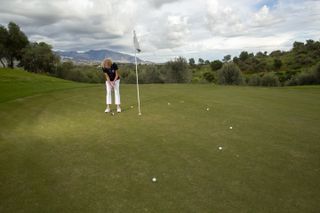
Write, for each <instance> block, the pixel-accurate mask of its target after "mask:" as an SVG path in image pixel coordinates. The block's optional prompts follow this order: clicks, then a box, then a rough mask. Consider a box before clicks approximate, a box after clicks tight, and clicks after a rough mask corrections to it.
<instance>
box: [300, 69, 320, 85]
mask: <svg viewBox="0 0 320 213" xmlns="http://www.w3.org/2000/svg"><path fill="white" fill-rule="evenodd" d="M297 81H298V85H313V84H317V78H316V75H315V73H314V72H303V73H300V74H299V75H298V76H297Z"/></svg>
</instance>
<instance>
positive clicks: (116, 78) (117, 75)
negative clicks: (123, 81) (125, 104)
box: [113, 70, 119, 82]
mask: <svg viewBox="0 0 320 213" xmlns="http://www.w3.org/2000/svg"><path fill="white" fill-rule="evenodd" d="M118 77H119V74H118V70H116V77H115V78H114V80H113V82H115V81H116V80H118Z"/></svg>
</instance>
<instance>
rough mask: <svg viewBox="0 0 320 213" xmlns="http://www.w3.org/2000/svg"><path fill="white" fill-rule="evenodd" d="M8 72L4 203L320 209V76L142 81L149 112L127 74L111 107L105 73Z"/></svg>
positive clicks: (2, 84) (111, 208)
mask: <svg viewBox="0 0 320 213" xmlns="http://www.w3.org/2000/svg"><path fill="white" fill-rule="evenodd" d="M1 72H2V73H1V75H2V76H1V75H0V79H1V80H2V81H0V89H1V90H0V91H1V92H0V94H1V97H6V98H2V99H1V100H2V103H0V118H1V120H0V153H1V154H0V172H1V175H0V212H317V211H318V210H319V209H320V202H319V197H320V181H319V180H320V169H319V168H320V144H319V141H320V131H319V127H320V112H319V106H320V87H291V88H255V87H218V86H212V85H174V84H172V85H142V86H141V100H142V116H138V113H137V109H136V94H135V91H136V90H135V86H134V85H121V95H122V96H121V97H122V103H123V106H122V108H123V113H121V114H116V115H115V116H111V115H110V114H105V113H104V107H105V106H104V102H105V100H104V95H105V94H104V86H103V85H88V84H77V83H72V82H65V81H60V80H59V79H53V78H50V77H45V76H44V77H42V76H41V77H38V76H36V77H35V76H34V75H33V76H32V77H30V76H29V75H28V74H26V76H27V77H28V78H29V77H30V79H29V81H24V80H23V79H25V78H27V77H23V76H22V77H21V75H20V74H19V72H18V71H15V72H16V73H17V74H19V77H17V78H18V79H16V78H14V80H10V79H9V78H8V75H7V72H8V71H3V70H2V71H1ZM4 72H6V73H5V74H4ZM12 75H13V76H15V73H13V74H12ZM37 78H44V79H38V80H34V79H37ZM4 79H6V80H4ZM8 79H9V80H8ZM49 79H53V80H52V82H51V83H50V80H49ZM48 81H49V83H48ZM43 84H47V85H46V86H44V85H43ZM48 85H49V86H48ZM62 85H63V86H62ZM66 85H67V86H66ZM3 88H6V89H5V90H4V89H3ZM30 88H31V89H30ZM19 90H20V91H21V93H20V92H17V91H19ZM4 91H5V92H4ZM10 91H13V92H10ZM168 103H170V104H168ZM131 106H133V108H131ZM207 108H209V110H207ZM231 126H232V129H230V127H231ZM220 146H221V147H222V150H219V147H220ZM153 177H156V179H157V182H155V183H154V182H152V178H153Z"/></svg>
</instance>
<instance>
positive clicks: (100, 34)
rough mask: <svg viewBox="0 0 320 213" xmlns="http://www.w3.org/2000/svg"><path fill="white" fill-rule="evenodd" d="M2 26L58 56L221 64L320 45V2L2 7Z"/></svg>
mask: <svg viewBox="0 0 320 213" xmlns="http://www.w3.org/2000/svg"><path fill="white" fill-rule="evenodd" d="M0 1H1V7H0V24H2V25H7V23H8V22H9V21H14V22H16V23H18V24H19V25H20V26H21V28H22V29H23V30H24V31H25V32H26V33H27V35H28V36H29V38H30V39H31V40H32V41H45V42H47V43H50V44H51V45H53V47H54V49H56V50H78V51H84V50H89V49H112V50H115V51H120V52H124V53H129V54H132V52H133V48H132V30H133V29H135V30H136V31H137V35H138V37H139V40H140V46H141V48H142V50H143V52H142V53H141V55H140V57H141V58H142V59H144V60H150V61H155V62H164V61H167V60H170V59H172V58H174V57H177V56H184V57H186V58H190V57H194V58H196V59H197V58H199V57H202V58H204V59H209V60H213V59H221V58H222V57H223V56H224V55H226V54H231V55H232V56H235V55H237V54H239V52H240V51H243V50H246V51H250V52H258V51H268V52H270V51H272V50H276V49H281V50H288V49H290V48H291V46H292V43H293V42H294V41H304V40H306V39H314V40H319V39H320V34H319V32H320V27H319V26H320V0H299V1H298V0H237V1H234V0H197V1H195V0H139V1H136V0H55V1H43V0H0Z"/></svg>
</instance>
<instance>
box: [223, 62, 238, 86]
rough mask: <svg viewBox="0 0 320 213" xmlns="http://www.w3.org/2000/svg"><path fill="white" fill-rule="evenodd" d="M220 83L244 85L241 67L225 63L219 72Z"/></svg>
mask: <svg viewBox="0 0 320 213" xmlns="http://www.w3.org/2000/svg"><path fill="white" fill-rule="evenodd" d="M218 83H219V84H226V85H240V84H242V83H243V78H242V73H241V70H240V69H239V67H238V66H237V65H236V64H234V63H232V62H229V63H225V64H224V65H223V67H222V68H221V69H220V70H219V71H218Z"/></svg>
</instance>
